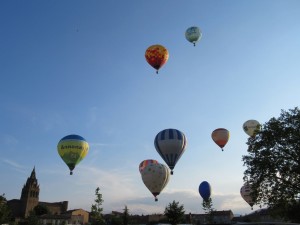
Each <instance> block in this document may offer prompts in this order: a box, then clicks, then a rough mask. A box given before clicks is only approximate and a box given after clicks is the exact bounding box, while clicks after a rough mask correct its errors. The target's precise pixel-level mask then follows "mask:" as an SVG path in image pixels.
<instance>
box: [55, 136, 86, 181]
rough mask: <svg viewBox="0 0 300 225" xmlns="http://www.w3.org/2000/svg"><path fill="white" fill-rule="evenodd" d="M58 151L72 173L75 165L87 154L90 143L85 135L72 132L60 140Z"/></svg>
mask: <svg viewBox="0 0 300 225" xmlns="http://www.w3.org/2000/svg"><path fill="white" fill-rule="evenodd" d="M57 151H58V154H59V155H60V157H61V158H62V160H63V161H64V162H65V163H66V164H67V166H68V167H69V169H70V175H72V174H73V170H74V168H75V166H76V165H77V164H78V163H79V162H80V161H81V160H82V159H83V158H84V157H85V156H86V155H87V153H88V151H89V144H88V143H87V141H86V140H85V139H84V138H83V137H81V136H79V135H76V134H71V135H68V136H65V137H64V138H62V139H61V140H60V141H59V142H58V144H57Z"/></svg>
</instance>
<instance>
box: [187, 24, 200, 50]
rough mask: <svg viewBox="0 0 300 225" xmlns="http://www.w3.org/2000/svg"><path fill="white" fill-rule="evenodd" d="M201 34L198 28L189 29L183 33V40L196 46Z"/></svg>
mask: <svg viewBox="0 0 300 225" xmlns="http://www.w3.org/2000/svg"><path fill="white" fill-rule="evenodd" d="M201 37H202V32H201V30H200V28H199V27H190V28H188V29H187V30H186V32H185V38H186V39H187V40H188V41H189V42H191V43H193V44H194V46H196V43H197V42H198V41H199V40H200V39H201Z"/></svg>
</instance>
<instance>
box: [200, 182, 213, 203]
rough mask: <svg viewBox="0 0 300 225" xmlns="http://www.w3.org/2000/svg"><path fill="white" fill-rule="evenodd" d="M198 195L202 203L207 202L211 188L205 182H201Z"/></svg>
mask: <svg viewBox="0 0 300 225" xmlns="http://www.w3.org/2000/svg"><path fill="white" fill-rule="evenodd" d="M199 193H200V195H201V197H202V198H203V200H204V201H208V200H209V198H210V195H211V187H210V184H209V183H208V182H207V181H203V182H201V184H200V185H199Z"/></svg>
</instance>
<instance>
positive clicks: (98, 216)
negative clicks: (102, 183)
mask: <svg viewBox="0 0 300 225" xmlns="http://www.w3.org/2000/svg"><path fill="white" fill-rule="evenodd" d="M95 195H96V198H95V204H92V207H91V214H90V215H91V220H92V225H102V224H104V219H103V215H102V212H103V208H102V207H101V206H102V203H103V202H104V200H103V199H102V194H101V193H100V188H99V187H97V188H96V190H95Z"/></svg>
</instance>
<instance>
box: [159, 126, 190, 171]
mask: <svg viewBox="0 0 300 225" xmlns="http://www.w3.org/2000/svg"><path fill="white" fill-rule="evenodd" d="M186 145H187V140H186V137H185V135H184V134H183V133H182V132H181V131H179V130H176V129H165V130H162V131H160V132H159V133H158V134H157V135H156V137H155V139H154V146H155V148H156V151H157V152H158V153H159V155H160V156H161V157H162V158H163V160H164V161H165V162H166V163H167V165H168V166H169V168H170V169H171V174H173V169H174V167H175V165H176V163H177V161H178V160H179V159H180V157H181V156H182V154H183V153H184V151H185V148H186Z"/></svg>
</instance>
